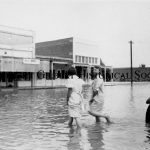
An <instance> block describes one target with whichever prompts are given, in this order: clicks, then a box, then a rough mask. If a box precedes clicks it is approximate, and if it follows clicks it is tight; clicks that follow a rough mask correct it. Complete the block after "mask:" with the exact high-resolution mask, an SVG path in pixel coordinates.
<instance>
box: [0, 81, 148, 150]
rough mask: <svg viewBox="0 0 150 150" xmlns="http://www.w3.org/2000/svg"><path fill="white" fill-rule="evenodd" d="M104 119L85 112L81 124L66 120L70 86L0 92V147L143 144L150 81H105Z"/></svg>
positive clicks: (102, 149)
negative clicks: (79, 126) (107, 83)
mask: <svg viewBox="0 0 150 150" xmlns="http://www.w3.org/2000/svg"><path fill="white" fill-rule="evenodd" d="M104 91H105V102H104V105H103V112H104V113H107V114H109V115H110V117H111V120H112V121H113V122H114V123H113V124H107V123H106V122H105V120H102V121H101V122H100V123H96V122H95V119H94V118H93V117H92V116H89V115H87V114H84V115H83V117H82V122H83V124H84V126H83V128H82V129H81V130H78V129H76V126H73V127H72V128H69V127H68V125H67V121H68V113H67V106H66V92H67V90H66V89H43V90H19V91H14V92H9V93H6V92H4V93H1V95H0V150H120V149H121V150H144V149H149V148H150V127H148V125H146V124H145V113H146V109H147V105H146V103H145V102H146V100H147V98H148V97H150V83H135V84H134V85H133V87H131V86H130V84H129V85H127V84H126V85H116V86H105V88H104Z"/></svg>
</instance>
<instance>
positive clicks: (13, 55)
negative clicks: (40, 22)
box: [0, 26, 46, 88]
mask: <svg viewBox="0 0 150 150" xmlns="http://www.w3.org/2000/svg"><path fill="white" fill-rule="evenodd" d="M44 63H45V62H40V60H39V59H36V58H35V34H34V32H33V31H30V30H24V29H18V28H13V27H7V26H0V87H1V88H6V87H14V88H17V87H22V86H29V87H32V86H34V85H35V79H36V73H37V72H38V71H39V70H41V68H42V69H43V64H44ZM45 71H46V70H45Z"/></svg>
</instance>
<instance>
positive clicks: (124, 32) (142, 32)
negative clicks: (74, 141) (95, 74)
mask: <svg viewBox="0 0 150 150" xmlns="http://www.w3.org/2000/svg"><path fill="white" fill-rule="evenodd" d="M0 24H1V25H6V26H14V27H18V28H23V29H27V30H33V31H35V33H36V42H42V41H50V40H55V39H61V38H68V37H78V38H81V39H85V40H89V41H95V42H97V44H98V45H99V49H100V50H99V51H98V52H97V54H96V56H99V57H101V58H102V60H103V62H104V63H105V64H106V65H112V66H113V67H130V46H129V41H130V40H133V42H134V44H133V66H134V67H138V66H139V65H140V64H146V66H147V67H150V1H148V0H130V1H129V0H118V1H117V0H0ZM86 53H88V52H86Z"/></svg>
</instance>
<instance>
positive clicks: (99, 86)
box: [91, 77, 104, 112]
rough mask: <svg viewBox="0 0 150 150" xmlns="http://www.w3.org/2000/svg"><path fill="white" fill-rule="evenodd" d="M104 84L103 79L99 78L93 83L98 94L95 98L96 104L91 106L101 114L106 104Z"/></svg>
mask: <svg viewBox="0 0 150 150" xmlns="http://www.w3.org/2000/svg"><path fill="white" fill-rule="evenodd" d="M103 88H104V82H103V79H102V78H99V77H97V78H96V79H94V81H93V83H92V90H93V91H94V90H97V91H98V94H97V95H96V96H95V97H94V100H95V102H93V103H92V105H91V110H93V111H94V112H99V111H101V110H102V109H103V104H104V92H103V90H104V89H103Z"/></svg>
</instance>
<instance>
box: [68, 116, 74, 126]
mask: <svg viewBox="0 0 150 150" xmlns="http://www.w3.org/2000/svg"><path fill="white" fill-rule="evenodd" d="M72 123H73V117H70V118H69V122H68V125H69V126H72Z"/></svg>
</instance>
